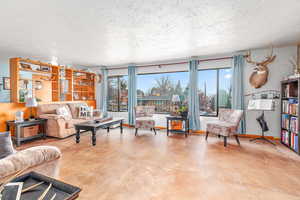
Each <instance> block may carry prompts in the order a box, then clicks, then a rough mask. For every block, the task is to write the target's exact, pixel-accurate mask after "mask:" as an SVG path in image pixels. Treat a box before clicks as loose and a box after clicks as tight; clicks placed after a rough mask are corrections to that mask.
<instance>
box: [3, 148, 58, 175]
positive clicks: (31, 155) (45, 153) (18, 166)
mask: <svg viewBox="0 0 300 200" xmlns="http://www.w3.org/2000/svg"><path fill="white" fill-rule="evenodd" d="M60 156H61V152H60V150H59V149H58V148H57V147H54V146H36V147H31V148H28V149H25V150H23V151H19V152H17V153H14V154H12V155H10V156H7V157H6V158H4V159H1V160H0V178H2V177H5V176H8V175H10V174H13V173H16V172H17V171H20V170H24V169H27V168H29V167H33V166H36V165H39V164H42V163H44V162H47V161H52V160H55V159H57V158H59V157H60Z"/></svg>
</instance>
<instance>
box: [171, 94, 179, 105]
mask: <svg viewBox="0 0 300 200" xmlns="http://www.w3.org/2000/svg"><path fill="white" fill-rule="evenodd" d="M172 102H174V103H176V102H180V97H179V95H177V94H174V95H173V96H172Z"/></svg>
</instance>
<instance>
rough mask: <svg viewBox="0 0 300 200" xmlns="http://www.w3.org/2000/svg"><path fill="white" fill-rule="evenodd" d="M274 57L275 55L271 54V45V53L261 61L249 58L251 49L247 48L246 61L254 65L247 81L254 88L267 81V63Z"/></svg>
mask: <svg viewBox="0 0 300 200" xmlns="http://www.w3.org/2000/svg"><path fill="white" fill-rule="evenodd" d="M275 58H276V55H273V47H272V48H271V53H270V55H269V56H266V59H265V60H263V61H261V62H255V61H252V59H251V51H250V50H249V51H248V53H247V55H246V61H247V62H248V63H250V64H253V65H255V67H254V69H253V70H254V71H253V72H252V74H251V76H250V78H249V82H250V84H251V85H252V86H253V87H254V88H260V87H261V86H263V85H264V84H266V83H267V81H268V75H269V69H268V66H267V65H268V64H270V63H271V62H273V61H274V60H275Z"/></svg>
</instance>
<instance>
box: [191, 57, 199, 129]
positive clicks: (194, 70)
mask: <svg viewBox="0 0 300 200" xmlns="http://www.w3.org/2000/svg"><path fill="white" fill-rule="evenodd" d="M189 65H190V66H189V76H190V79H189V96H188V100H189V120H190V128H191V129H192V130H200V113H199V97H198V62H197V61H196V60H191V61H190V62H189Z"/></svg>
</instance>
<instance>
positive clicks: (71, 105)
mask: <svg viewBox="0 0 300 200" xmlns="http://www.w3.org/2000/svg"><path fill="white" fill-rule="evenodd" d="M68 106H69V108H70V111H71V114H72V118H73V119H76V118H78V116H79V107H80V106H88V105H87V103H84V102H82V103H68Z"/></svg>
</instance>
